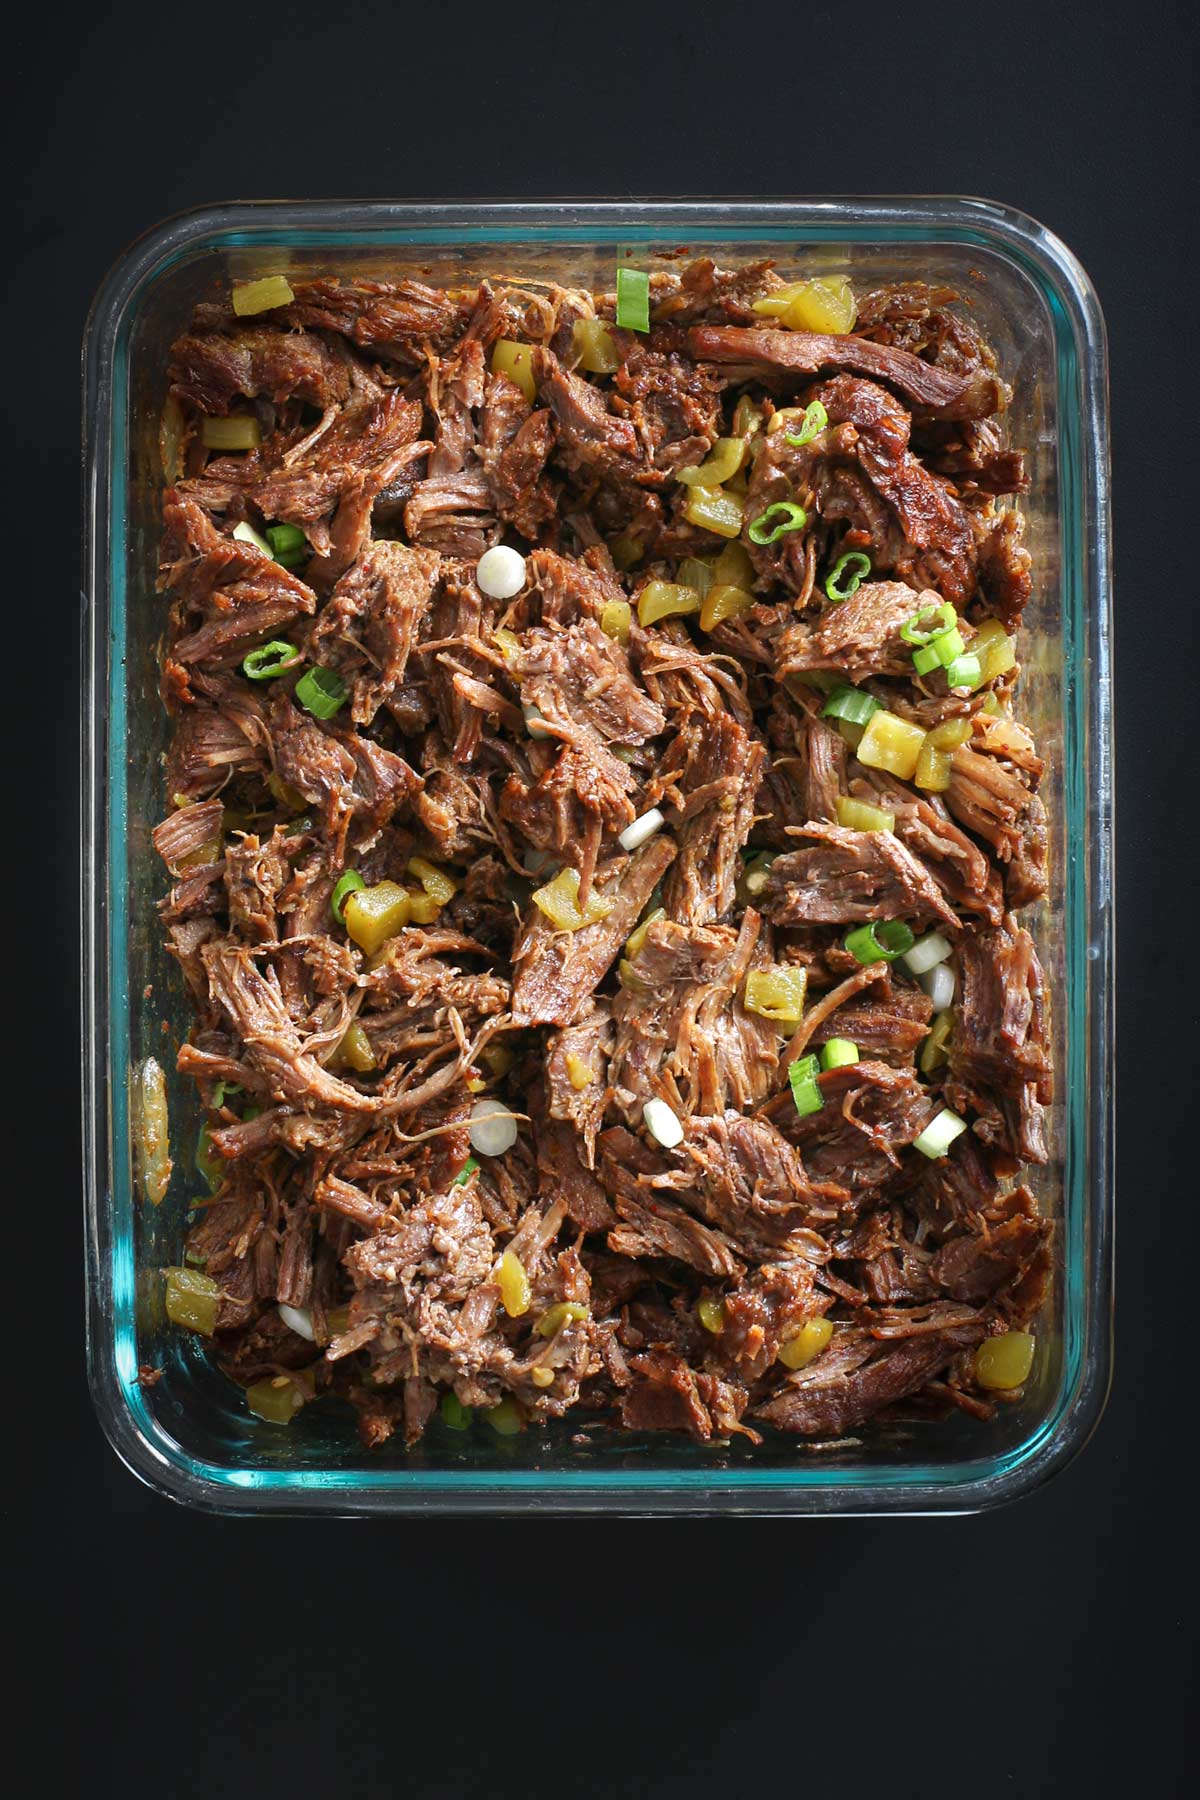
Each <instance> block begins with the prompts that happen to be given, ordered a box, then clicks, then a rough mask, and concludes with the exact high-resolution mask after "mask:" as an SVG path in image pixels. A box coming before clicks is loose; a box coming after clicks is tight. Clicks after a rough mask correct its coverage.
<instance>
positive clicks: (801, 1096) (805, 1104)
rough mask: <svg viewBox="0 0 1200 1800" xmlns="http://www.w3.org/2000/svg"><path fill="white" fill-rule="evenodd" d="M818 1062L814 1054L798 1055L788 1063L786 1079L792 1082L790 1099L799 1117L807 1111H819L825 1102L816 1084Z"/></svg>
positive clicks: (804, 1115) (807, 1112)
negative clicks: (794, 1104) (794, 1103)
mask: <svg viewBox="0 0 1200 1800" xmlns="http://www.w3.org/2000/svg"><path fill="white" fill-rule="evenodd" d="M819 1066H820V1065H819V1064H818V1062H817V1059H816V1057H815V1056H800V1057H797V1059H796V1061H795V1062H793V1063H789V1064H788V1080H789V1081H790V1082H791V1084H792V1099H793V1100H794V1101H795V1102H796V1111H797V1112H798V1113H799V1114H800V1117H801V1118H805V1117H806V1116H807V1115H808V1114H809V1113H815V1112H820V1110H821V1108H822V1107H823V1106H824V1104H825V1102H824V1100H822V1098H821V1090H820V1088H819V1087H818V1086H817V1072H818V1069H819Z"/></svg>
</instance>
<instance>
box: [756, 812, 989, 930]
mask: <svg viewBox="0 0 1200 1800" xmlns="http://www.w3.org/2000/svg"><path fill="white" fill-rule="evenodd" d="M801 836H802V837H804V838H812V839H814V840H815V841H814V843H813V845H812V846H811V848H809V849H805V850H793V851H790V852H789V853H788V854H787V855H786V856H780V857H777V858H776V859H775V862H774V863H773V865H772V867H771V872H770V875H769V877H768V879H767V889H766V893H765V895H764V897H763V902H762V906H763V911H764V912H765V913H766V915H767V917H768V918H769V919H771V920H772V921H773V922H774V923H775V924H776V925H806V924H823V925H839V924H844V923H847V922H850V921H853V920H866V919H911V920H912V921H913V923H914V924H915V925H932V924H935V923H936V924H940V925H945V926H948V927H950V928H951V929H955V928H956V927H957V925H958V920H957V919H956V917H955V915H954V913H953V912H952V911H951V909H950V907H949V906H947V904H946V902H945V900H944V899H943V898H942V893H941V889H940V888H939V887H938V885H937V883H936V882H935V881H934V880H933V878H932V876H931V875H930V873H929V871H928V870H927V869H926V868H925V867H924V865H923V864H922V863H920V862H919V861H918V860H917V858H916V857H915V856H913V854H912V852H911V851H909V850H906V849H905V848H904V846H903V844H901V843H900V842H899V841H898V840H897V839H896V838H895V837H894V836H893V834H892V833H891V832H890V831H848V830H846V829H844V828H843V827H842V826H840V825H820V824H815V823H814V824H812V825H806V826H805V827H804V830H803V832H802V833H801Z"/></svg>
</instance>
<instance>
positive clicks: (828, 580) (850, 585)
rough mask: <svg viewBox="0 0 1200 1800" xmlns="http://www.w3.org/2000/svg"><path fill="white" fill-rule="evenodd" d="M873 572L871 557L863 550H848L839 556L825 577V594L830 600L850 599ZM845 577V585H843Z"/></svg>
mask: <svg viewBox="0 0 1200 1800" xmlns="http://www.w3.org/2000/svg"><path fill="white" fill-rule="evenodd" d="M870 573H871V559H870V557H869V556H868V555H867V554H866V553H865V551H862V550H847V551H846V553H845V555H844V556H839V557H838V559H837V561H836V562H835V563H834V565H833V567H832V569H831V570H830V571H829V573H828V575H827V576H826V577H825V595H826V598H827V599H829V600H848V599H849V598H850V596H851V594H857V592H858V587H859V583H860V582H862V581H865V580H866V579H867V576H868V575H869V574H870ZM843 577H845V585H844V586H843Z"/></svg>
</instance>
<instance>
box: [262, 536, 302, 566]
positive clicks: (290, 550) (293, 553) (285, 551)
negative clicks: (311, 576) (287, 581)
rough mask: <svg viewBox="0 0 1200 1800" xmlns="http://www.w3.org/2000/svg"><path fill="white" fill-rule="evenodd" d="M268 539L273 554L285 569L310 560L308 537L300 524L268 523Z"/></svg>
mask: <svg viewBox="0 0 1200 1800" xmlns="http://www.w3.org/2000/svg"><path fill="white" fill-rule="evenodd" d="M267 541H268V543H269V544H270V546H271V555H272V556H273V557H274V558H275V561H276V562H277V563H279V564H281V566H282V567H283V568H285V569H293V568H295V566H296V564H297V563H302V562H307V561H308V539H307V538H306V537H305V535H304V533H303V532H302V531H301V529H300V527H299V526H298V525H268V526H267Z"/></svg>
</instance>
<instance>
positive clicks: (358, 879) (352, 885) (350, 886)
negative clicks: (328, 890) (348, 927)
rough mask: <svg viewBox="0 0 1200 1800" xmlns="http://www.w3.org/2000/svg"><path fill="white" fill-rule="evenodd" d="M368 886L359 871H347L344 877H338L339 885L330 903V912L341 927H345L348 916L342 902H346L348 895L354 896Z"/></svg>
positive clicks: (335, 888) (337, 884)
mask: <svg viewBox="0 0 1200 1800" xmlns="http://www.w3.org/2000/svg"><path fill="white" fill-rule="evenodd" d="M366 885H367V884H366V882H365V881H364V880H363V878H362V876H361V875H360V874H359V872H358V870H357V869H347V870H346V873H345V874H344V875H339V876H338V878H337V883H336V885H335V887H334V890H333V894H332V896H331V898H330V901H329V910H330V912H331V913H332V914H333V916H334V918H335V919H336V920H337V922H338V924H339V925H344V924H345V923H346V915H345V913H344V912H343V911H342V902H343V901H344V900H345V898H346V895H347V894H352V893H353V892H354V891H355V889H356V888H365V887H366Z"/></svg>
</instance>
